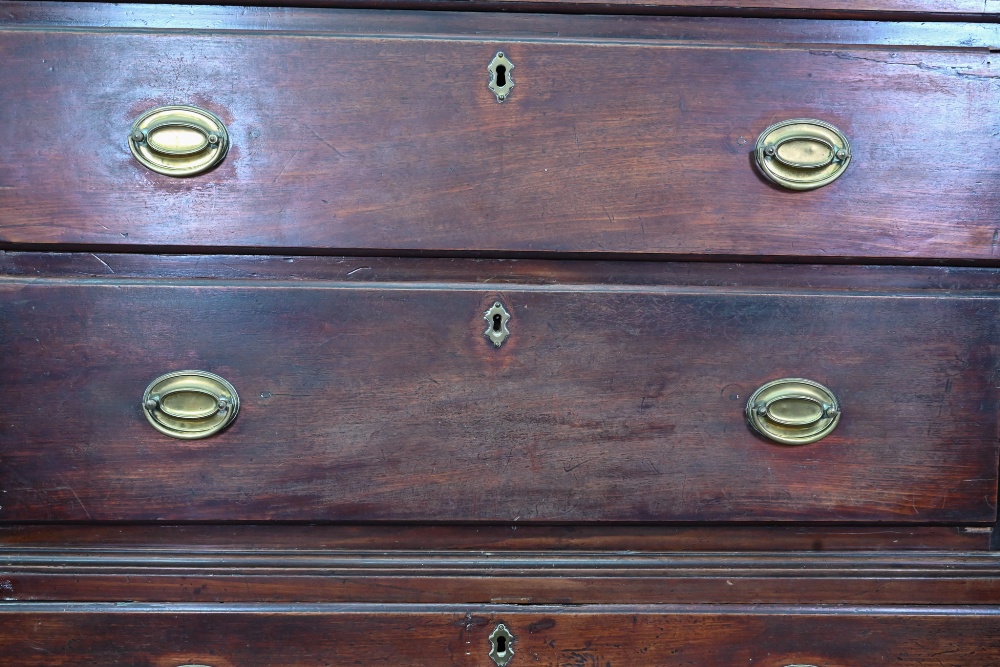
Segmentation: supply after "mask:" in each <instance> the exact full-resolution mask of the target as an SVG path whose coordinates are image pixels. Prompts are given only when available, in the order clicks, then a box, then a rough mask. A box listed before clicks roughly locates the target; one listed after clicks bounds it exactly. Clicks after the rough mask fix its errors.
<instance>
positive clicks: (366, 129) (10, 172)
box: [0, 10, 1000, 260]
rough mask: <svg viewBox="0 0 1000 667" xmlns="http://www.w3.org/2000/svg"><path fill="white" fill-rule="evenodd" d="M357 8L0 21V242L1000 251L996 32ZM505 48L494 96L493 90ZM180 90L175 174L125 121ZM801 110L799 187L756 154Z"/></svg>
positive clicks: (814, 252) (660, 251) (927, 253)
mask: <svg viewBox="0 0 1000 667" xmlns="http://www.w3.org/2000/svg"><path fill="white" fill-rule="evenodd" d="M313 11H316V10H313ZM331 16H333V17H336V16H339V15H338V14H336V13H334V14H331ZM354 16H356V14H348V15H347V18H346V19H345V20H344V21H343V23H344V24H345V27H341V28H338V27H327V28H323V29H317V31H315V32H301V31H300V32H298V33H296V34H294V35H292V34H284V33H281V32H275V31H270V32H269V31H264V30H260V31H253V30H251V31H245V32H242V31H241V32H227V31H219V32H215V33H213V32H211V31H206V32H203V33H197V34H190V33H189V32H186V31H184V30H183V29H182V28H183V25H181V24H178V23H176V22H175V23H174V24H173V25H174V26H176V28H177V29H175V30H170V29H157V30H151V31H150V30H136V29H133V28H122V29H117V30H116V29H110V28H94V29H79V30H61V29H60V30H45V29H40V28H38V27H37V26H29V27H25V26H20V25H18V24H14V25H9V26H7V29H6V30H5V31H4V32H3V33H2V35H0V58H2V59H3V61H4V62H5V63H6V65H7V67H8V68H10V69H11V71H16V72H19V76H12V77H5V78H4V80H3V81H2V82H0V100H2V102H0V104H2V107H0V109H2V116H3V118H4V120H5V122H4V123H2V124H0V141H2V143H3V145H4V146H5V151H6V157H5V159H4V160H3V163H2V165H0V186H2V187H0V242H3V243H5V244H8V245H17V244H25V245H28V246H31V247H37V246H51V245H55V244H71V245H77V246H78V245H84V246H86V245H96V246H101V247H109V246H119V247H124V246H146V247H149V246H153V247H161V248H162V247H186V246H201V247H214V248H261V249H269V250H273V249H275V248H277V249H307V248H309V249H319V248H324V249H325V248H334V249H353V250H358V249H369V250H378V251H379V252H396V251H404V250H419V251H437V252H441V251H447V252H471V251H475V252H482V251H489V252H492V253H508V252H517V253H529V252H530V253H535V252H551V253H618V254H623V255H628V254H642V255H652V256H676V255H700V254H710V255H725V256H751V255H754V256H756V255H764V256H817V257H868V258H919V259H928V258H943V259H959V258H961V259H975V260H994V259H995V258H996V257H997V252H998V244H997V240H996V234H995V232H996V221H995V214H994V213H995V211H997V210H1000V193H998V192H997V190H996V188H990V187H986V186H985V185H984V184H988V183H992V182H996V181H997V180H998V179H1000V162H998V160H997V158H996V155H997V151H996V149H997V145H996V140H995V135H996V134H997V132H998V131H1000V127H998V124H1000V116H998V114H997V113H996V106H997V89H996V86H995V84H994V82H995V76H994V69H995V68H996V67H998V66H1000V63H994V62H993V60H991V58H993V56H991V55H990V53H989V52H988V51H987V50H986V49H983V48H979V47H976V48H964V47H962V46H961V44H960V43H959V42H958V41H955V42H952V43H949V44H948V48H941V46H940V45H934V46H926V47H925V46H922V43H923V41H924V40H921V39H917V38H916V37H914V43H912V44H908V45H907V44H905V43H904V44H902V45H901V44H900V42H905V41H906V40H905V34H906V33H905V27H903V28H900V27H899V26H894V27H893V29H892V30H893V31H894V32H893V35H894V40H895V41H894V43H893V44H891V45H889V46H884V47H882V46H872V45H871V43H868V44H844V45H837V44H829V43H826V44H822V45H820V44H810V45H795V44H791V45H780V46H779V45H774V44H768V45H767V46H766V47H762V46H760V44H761V43H767V42H769V40H771V39H774V37H773V36H770V37H769V35H768V28H767V27H766V26H763V27H761V26H760V24H759V23H755V24H749V23H748V24H746V25H747V29H746V30H745V31H744V33H743V38H742V40H730V41H725V40H723V41H714V42H713V41H711V40H709V41H707V42H705V43H696V42H695V43H692V42H690V41H688V42H685V41H683V40H680V39H678V38H669V39H657V38H656V37H655V36H650V35H648V34H645V32H644V31H640V32H642V34H641V35H639V36H637V37H633V38H629V36H628V35H627V34H626V35H620V36H617V37H614V38H601V37H595V38H590V39H588V38H587V37H586V33H573V35H572V36H571V37H567V38H559V37H553V36H552V32H557V33H560V34H561V31H560V30H557V29H556V28H558V26H559V25H560V23H559V21H557V20H555V19H552V18H551V17H550V18H548V19H546V21H547V22H546V23H545V30H540V31H539V32H538V33H537V34H535V33H532V32H531V30H530V28H529V29H527V30H526V31H525V30H520V31H516V30H513V29H511V30H510V31H508V32H507V33H503V32H501V33H500V34H495V35H490V36H489V37H487V38H479V37H475V35H476V33H477V32H478V31H479V30H478V28H480V27H482V28H484V29H488V28H489V27H490V26H491V25H492V22H493V21H494V20H496V19H495V17H493V16H492V15H489V14H475V15H473V18H469V19H467V22H468V25H467V30H468V32H466V33H461V32H458V31H456V29H455V28H449V29H448V30H449V31H448V32H447V33H442V34H439V33H437V32H435V28H434V25H435V22H436V21H437V20H438V18H437V17H438V15H436V14H428V15H427V16H426V18H425V19H421V15H419V14H417V15H412V14H405V15H402V16H400V17H398V18H396V17H394V16H389V17H383V18H379V17H381V16H382V15H381V14H377V13H376V14H375V15H374V16H369V17H368V18H366V19H365V21H364V24H365V25H366V26H368V27H369V28H370V29H368V30H367V32H357V33H354V32H352V31H351V27H350V21H351V20H352V17H354ZM564 18H565V22H566V25H567V28H568V29H569V30H570V32H571V33H572V26H573V25H575V24H574V23H573V19H574V18H575V17H564ZM587 18H588V20H590V21H594V20H595V17H587ZM616 20H617V19H615V18H613V17H607V22H608V23H613V22H614V21H616ZM734 20H735V19H734ZM477 21H478V23H476V22H477ZM331 22H332V23H336V21H335V20H333V19H330V20H327V21H326V24H327V25H328V24H330V23H331ZM112 25H113V24H112ZM550 28H552V29H550ZM637 30H639V29H637ZM913 30H914V31H915V32H914V35H919V34H920V33H919V31H918V28H913ZM900 31H902V33H903V35H904V37H903V38H902V39H900V38H899V33H900ZM782 34H783V33H782ZM407 35H411V36H407ZM994 36H995V37H998V38H1000V31H998V34H996V35H994ZM990 43H991V44H992V43H995V41H994V42H990ZM500 51H502V52H504V53H505V54H506V56H507V58H509V60H510V62H511V63H513V66H514V68H513V69H512V70H511V75H512V77H513V79H514V81H515V87H514V88H513V90H512V92H511V93H510V95H509V97H508V98H507V99H506V101H504V102H503V103H502V104H499V103H497V100H496V98H495V96H494V94H493V93H492V92H491V91H490V90H489V89H488V88H487V81H488V78H489V75H488V73H487V65H489V64H490V62H491V60H492V59H493V58H494V56H495V55H496V54H497V52H500ZM181 54H183V55H181ZM123 72H128V73H129V74H128V76H123V75H122V73H123ZM176 103H189V104H195V105H197V106H200V107H203V108H205V109H207V110H208V111H211V112H213V113H215V114H217V115H218V116H219V117H220V118H221V119H222V121H223V122H224V123H225V124H226V125H227V126H228V129H229V132H230V135H231V139H232V147H231V148H230V150H229V154H228V156H227V157H226V158H225V160H224V161H223V162H222V163H221V165H219V166H218V167H217V168H216V169H214V170H213V171H210V172H208V173H205V174H202V175H199V176H194V177H190V178H172V177H169V176H162V175H159V174H156V173H153V172H152V171H149V170H147V169H146V168H145V167H143V166H142V165H140V164H139V163H138V161H136V159H135V158H134V157H133V156H132V154H131V153H130V151H129V149H128V145H127V143H128V142H127V137H128V134H129V128H130V126H131V124H132V122H133V121H134V120H135V119H136V118H138V117H139V116H140V115H141V114H143V113H144V112H146V111H147V110H149V109H152V108H154V107H158V106H160V105H164V104H176ZM793 118H813V119H817V120H821V121H824V122H827V123H831V124H833V125H834V126H836V127H837V128H839V129H840V130H842V131H843V132H844V134H845V135H846V136H847V137H848V138H849V140H850V142H851V151H852V161H851V163H850V166H849V167H848V168H847V170H846V172H845V173H844V174H843V176H842V177H841V178H839V179H838V180H836V181H835V182H833V183H831V184H829V185H826V186H825V187H822V188H820V189H818V190H813V191H809V192H794V191H790V190H786V189H784V188H781V187H778V186H775V185H773V184H771V183H770V182H769V181H767V180H766V179H765V178H764V177H763V176H762V175H761V173H760V172H759V170H758V169H757V168H756V167H755V166H754V165H753V159H752V157H751V154H752V152H753V148H754V142H755V141H756V139H757V137H758V135H760V134H761V133H762V132H763V131H764V130H765V128H767V127H768V126H769V125H771V124H772V123H775V122H777V121H782V120H786V119H793ZM969 119H975V122H970V121H969ZM543 222H544V224H541V223H543Z"/></svg>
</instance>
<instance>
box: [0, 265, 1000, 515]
mask: <svg viewBox="0 0 1000 667" xmlns="http://www.w3.org/2000/svg"><path fill="white" fill-rule="evenodd" d="M78 259H79V261H81V262H82V261H83V260H84V259H87V260H89V265H90V266H94V265H97V262H95V261H94V259H95V258H94V257H93V256H80V257H79V258H78ZM109 259H110V260H111V261H112V262H115V261H116V260H115V259H114V258H110V257H109ZM190 260H191V261H190V262H188V263H187V265H188V266H195V267H196V266H198V265H199V264H200V263H202V260H201V259H199V258H190ZM170 261H171V260H165V266H166V265H167V264H168V263H169V262H170ZM206 263H210V262H208V261H207V260H206ZM273 263H274V264H279V265H282V266H284V267H286V268H285V269H284V270H286V271H294V270H295V268H294V267H295V263H294V261H292V260H291V258H290V259H289V261H288V262H286V261H282V260H280V259H279V260H275V261H274V262H273ZM223 264H225V263H224V262H223ZM497 264H501V265H502V264H503V263H502V262H498V263H497ZM234 266H238V265H234ZM263 266H264V264H263V263H261V267H263ZM325 266H326V269H323V271H326V275H327V278H326V279H316V278H315V277H313V278H306V279H300V280H296V281H290V280H287V279H286V280H272V279H269V278H266V277H264V275H263V274H264V273H266V270H265V269H264V268H260V270H261V271H262V274H261V275H260V276H259V277H257V278H254V279H245V280H233V279H214V280H193V279H191V280H184V279H170V280H165V279H149V278H142V277H137V276H133V277H129V276H128V275H127V271H126V270H125V269H122V268H121V267H119V271H121V272H122V273H121V274H115V275H113V276H110V277H109V278H83V277H81V278H75V279H67V278H59V279H56V278H29V277H24V278H19V277H7V278H5V279H4V280H2V281H0V339H2V341H3V345H4V350H5V353H4V355H2V357H0V375H2V377H3V378H4V382H3V384H2V386H0V402H2V404H3V405H4V419H3V429H4V440H3V442H4V445H3V466H2V468H0V480H2V483H0V487H2V488H3V491H4V493H3V509H2V517H3V518H4V519H7V520H17V521H49V520H63V521H64V520H102V521H104V520H114V521H119V520H164V521H181V520H272V519H282V520H310V521H312V520H353V521H364V520H449V521H572V522H579V521H674V520H677V521H699V520H711V521H718V520H721V521H803V520H823V521H896V522H992V521H993V520H994V519H995V518H996V511H995V506H996V495H997V439H996V430H997V410H996V408H997V390H996V384H995V382H994V380H993V378H994V377H995V372H996V359H995V349H996V345H997V333H996V322H997V321H998V312H997V311H998V308H1000V299H997V298H996V297H995V295H993V296H991V293H990V292H981V291H971V290H969V291H965V292H962V291H957V292H955V291H948V292H945V291H939V290H931V289H893V290H881V291H869V292H865V293H862V292H857V291H853V292H852V291H843V290H839V289H830V288H810V287H806V286H804V284H801V283H800V284H799V285H798V286H797V287H784V288H776V289H775V288H763V287H743V288H738V287H728V288H727V287H712V286H697V283H696V280H694V279H692V280H676V275H677V274H682V273H684V272H685V271H690V272H692V274H694V275H697V274H698V273H699V271H698V270H697V267H695V268H691V267H685V266H684V265H680V266H671V265H662V264H661V265H653V266H652V267H648V268H649V272H650V275H647V276H645V277H644V278H642V280H644V281H645V282H646V284H628V282H626V281H622V280H619V281H618V282H603V279H602V278H601V277H600V276H599V275H598V274H596V273H592V274H590V276H591V279H592V280H593V281H594V282H591V283H579V282H577V283H572V282H565V283H564V282H559V281H558V279H557V276H558V275H559V272H560V271H565V272H566V273H567V275H571V274H572V272H573V271H574V270H576V269H577V268H579V267H578V266H576V265H570V266H569V267H567V266H566V265H564V264H559V263H550V264H541V265H533V264H530V263H528V264H526V265H524V266H523V268H522V269H520V270H517V269H511V271H512V273H510V274H508V276H507V277H506V282H503V283H500V284H496V285H490V286H486V285H483V284H480V283H476V282H473V281H472V280H471V279H469V278H468V276H474V275H477V273H479V272H481V271H482V270H483V269H484V268H488V265H485V264H483V263H477V262H471V263H462V262H417V266H418V268H416V269H413V272H414V273H416V274H418V275H424V276H429V277H433V276H435V274H441V275H443V274H447V273H449V272H450V273H451V276H452V277H451V278H450V279H448V280H433V278H431V279H426V278H425V279H413V278H410V279H396V280H390V279H388V278H390V277H391V275H390V274H391V271H386V274H385V278H383V279H382V280H379V277H380V276H379V265H378V264H377V263H376V262H371V263H367V264H366V263H365V262H364V260H351V263H349V264H347V265H346V266H344V265H342V264H339V263H337V262H327V263H326V264H325ZM352 266H357V267H358V268H351V267H352ZM456 266H458V267H465V268H464V269H460V268H459V269H456V268H455V267H456ZM373 267H375V269H373ZM545 267H548V268H547V269H546V268H545ZM101 268H103V267H101ZM108 268H109V269H110V265H108ZM593 268H594V267H591V269H593ZM619 268H620V267H619ZM546 270H548V271H550V273H549V274H547V275H548V276H549V278H548V280H546V281H541V282H540V281H539V280H538V277H539V275H541V273H537V272H544V271H546ZM623 270H624V269H623ZM463 271H464V276H466V277H465V278H463V277H462V276H463ZM706 271H708V270H705V271H703V272H702V280H703V281H704V280H707V278H705V275H707V274H706ZM711 271H718V272H723V273H724V270H723V269H721V268H718V267H715V268H712V269H711ZM774 271H775V272H778V271H780V269H775V270H774ZM762 273H768V272H767V271H762ZM804 273H806V274H807V276H806V277H807V278H808V277H809V275H808V274H809V273H812V274H813V276H814V277H812V278H810V279H811V280H812V281H814V282H817V283H822V282H823V278H822V276H823V273H822V271H821V270H819V271H805V272H804ZM331 274H336V275H341V276H345V277H344V278H342V279H339V280H338V279H333V278H332V276H331ZM366 274H375V275H374V277H373V278H370V279H367V282H352V280H355V276H364V275H366ZM977 275H978V276H980V278H982V279H984V280H985V281H986V282H990V281H991V280H995V275H994V273H993V272H989V271H984V272H980V273H979V274H977ZM669 276H675V278H669ZM990 276H993V277H992V278H991V277H990ZM690 277H691V278H694V276H690ZM671 282H674V283H680V284H670V283H671ZM497 302H499V303H501V304H503V306H504V307H505V308H506V310H507V311H509V313H510V320H509V321H508V328H509V331H510V336H509V338H508V339H507V340H506V341H504V342H503V344H502V345H501V346H500V347H495V346H494V344H493V343H491V342H490V341H489V340H488V339H487V337H486V336H485V335H484V331H485V330H486V329H487V328H488V327H487V322H486V321H484V312H485V311H486V310H487V309H488V308H490V307H491V306H492V305H493V304H494V303H497ZM184 369H200V370H205V371H210V372H213V373H217V374H219V375H220V376H222V377H224V378H225V379H226V380H228V381H230V382H231V383H232V384H233V385H234V386H235V387H236V389H237V391H238V392H239V394H240V395H241V397H242V404H241V408H240V412H239V416H238V418H237V419H236V421H235V422H234V423H233V424H232V425H231V426H230V427H229V428H228V429H227V430H225V431H223V432H222V433H220V434H218V435H216V436H213V437H211V438H207V439H204V440H195V441H185V440H177V439H174V438H171V437H167V436H165V435H162V434H161V433H159V432H157V431H155V430H154V429H153V428H152V427H151V426H150V424H148V423H147V421H146V420H145V419H144V418H143V411H142V407H141V399H142V395H143V390H144V388H145V387H146V385H147V384H148V383H149V382H150V381H151V380H153V379H154V378H155V377H157V376H159V375H161V374H163V373H166V372H170V371H178V370H184ZM788 377H797V378H809V379H812V380H815V381H817V382H820V383H821V384H823V385H825V386H827V387H829V388H830V389H831V390H832V391H833V392H834V394H835V395H836V396H837V398H838V399H839V401H840V403H841V405H842V409H843V415H842V417H841V419H840V422H839V424H838V425H837V426H836V428H835V429H834V430H833V431H832V433H830V434H829V435H827V436H826V437H825V438H823V439H822V440H820V441H819V442H816V443H813V444H809V445H804V446H788V445H782V444H777V443H775V442H772V441H770V440H767V439H765V438H763V437H760V436H756V435H754V434H753V433H752V432H751V431H750V429H749V428H748V426H747V422H746V417H745V406H746V403H747V400H748V397H749V396H750V394H751V393H752V392H753V391H754V390H755V389H756V388H757V387H759V386H761V385H763V384H764V383H767V382H769V381H772V380H776V379H779V378H788Z"/></svg>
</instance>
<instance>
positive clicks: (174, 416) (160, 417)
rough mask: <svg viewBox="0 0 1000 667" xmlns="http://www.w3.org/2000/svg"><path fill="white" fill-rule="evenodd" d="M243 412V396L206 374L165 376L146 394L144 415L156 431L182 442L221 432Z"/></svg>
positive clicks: (216, 376) (215, 376)
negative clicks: (241, 407)
mask: <svg viewBox="0 0 1000 667" xmlns="http://www.w3.org/2000/svg"><path fill="white" fill-rule="evenodd" d="M239 410H240V397H239V395H238V394H237V393H236V389H235V388H234V387H233V385H231V384H229V383H228V382H226V381H225V380H224V379H222V378H221V377H219V376H218V375H215V374H214V373H208V372H205V371H177V372H176V373H167V374H166V375H161V376H160V377H158V378H156V379H155V380H153V381H152V382H151V383H150V384H149V386H148V387H146V391H145V393H143V395H142V412H143V414H145V415H146V419H147V420H148V421H149V423H150V424H152V425H153V428H155V429H156V430H157V431H159V432H160V433H164V434H166V435H169V436H171V437H173V438H180V439H182V440H195V439H198V438H207V437H208V436H210V435H214V434H216V433H218V432H219V431H221V430H222V429H224V428H226V426H228V425H229V424H231V423H232V421H233V420H234V419H236V413H237V412H239Z"/></svg>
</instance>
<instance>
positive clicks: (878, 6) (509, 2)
mask: <svg viewBox="0 0 1000 667" xmlns="http://www.w3.org/2000/svg"><path fill="white" fill-rule="evenodd" d="M159 1H160V0H151V1H150V2H149V3H147V4H145V5H144V4H123V5H122V9H107V8H100V9H99V10H98V11H99V12H100V13H101V14H104V15H112V16H123V15H124V16H132V17H143V16H154V17H157V18H159V17H170V18H172V19H173V20H178V13H177V12H174V11H172V8H169V7H168V8H166V10H165V11H163V10H160V8H159V7H156V6H150V5H152V4H153V3H159ZM67 4H69V3H65V2H10V1H5V2H4V5H9V6H11V9H10V10H8V11H11V12H16V14H17V15H18V16H26V17H27V18H29V19H31V20H39V18H38V17H39V16H42V15H44V16H47V17H51V16H53V15H56V16H58V15H62V14H63V13H67V10H66V9H65V8H64V7H65V6H66V5H67ZM90 4H91V5H92V6H93V4H94V3H90ZM164 4H166V3H164ZM184 4H185V5H210V6H211V7H210V8H208V9H201V8H198V14H199V15H205V14H208V13H211V12H215V13H217V14H220V15H222V16H224V17H225V19H224V20H225V23H226V24H228V23H231V22H238V21H243V20H246V19H248V18H250V19H251V20H252V19H254V18H257V17H265V16H268V15H270V16H271V17H275V16H277V17H281V16H283V15H284V12H282V9H285V8H289V7H291V8H293V10H292V11H294V12H295V13H297V14H300V15H301V14H305V13H307V12H306V11H303V10H302V8H305V7H309V8H313V9H312V11H311V12H309V13H313V14H317V15H322V12H323V8H343V7H360V8H371V9H392V10H396V11H399V10H404V9H411V10H427V9H432V10H439V11H440V10H458V11H463V12H483V11H487V12H496V11H497V10H498V9H501V8H502V9H505V10H507V11H517V12H525V13H528V12H552V13H559V14H568V13H570V14H571V13H580V12H586V13H588V14H619V15H629V14H642V15H666V16H676V15H680V16H685V15H695V16H705V17H713V18H718V17H727V16H740V17H746V16H751V17H767V18H772V19H773V18H778V17H793V18H798V19H801V18H824V19H837V20H845V19H861V20H864V19H869V20H880V21H960V20H965V21H988V20H990V17H991V16H995V15H996V14H997V12H998V11H1000V7H998V3H997V0H981V1H980V0H919V1H915V2H906V1H905V0H860V1H859V0H743V1H742V2H735V1H734V0H229V1H226V0H191V1H189V2H186V3H184ZM225 5H239V6H240V7H241V10H240V11H239V12H232V11H228V10H227V8H226V7H225ZM91 12H93V9H84V10H82V11H80V12H79V14H84V15H85V14H87V13H91ZM69 13H75V12H74V11H73V10H70V11H69ZM191 13H193V12H191V11H190V9H189V8H185V11H184V13H183V16H185V18H187V16H188V15H190V14H191ZM245 14H249V16H244V15H245ZM50 20H51V19H50ZM137 20H141V18H137ZM164 20H170V19H169V18H167V19H164ZM181 20H183V19H181ZM151 27H152V26H151ZM216 27H218V26H216Z"/></svg>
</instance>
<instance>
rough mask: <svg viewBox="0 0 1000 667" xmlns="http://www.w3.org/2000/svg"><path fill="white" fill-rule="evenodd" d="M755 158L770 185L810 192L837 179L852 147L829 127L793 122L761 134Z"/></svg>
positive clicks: (815, 122) (818, 122)
mask: <svg viewBox="0 0 1000 667" xmlns="http://www.w3.org/2000/svg"><path fill="white" fill-rule="evenodd" d="M754 157H755V158H756V160H757V166H758V167H759V168H760V170H761V172H762V173H763V174H764V176H766V177H767V178H768V179H769V180H770V181H772V182H774V183H777V184H778V185H780V186H782V187H785V188H788V189H790V190H813V189H815V188H819V187H822V186H824V185H826V184H827V183H832V182H833V181H835V180H836V179H838V178H840V176H841V174H843V173H844V170H846V169H847V165H849V164H850V163H851V144H850V143H849V142H848V141H847V137H845V136H844V133H843V132H841V131H840V130H838V129H837V128H835V127H834V126H833V125H830V124H829V123H824V122H823V121H821V120H813V119H811V118H796V119H793V120H785V121H782V122H780V123H775V124H774V125H772V126H771V127H769V128H767V129H766V130H764V131H763V132H762V133H761V135H760V137H759V138H758V139H757V145H756V146H755V148H754Z"/></svg>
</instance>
